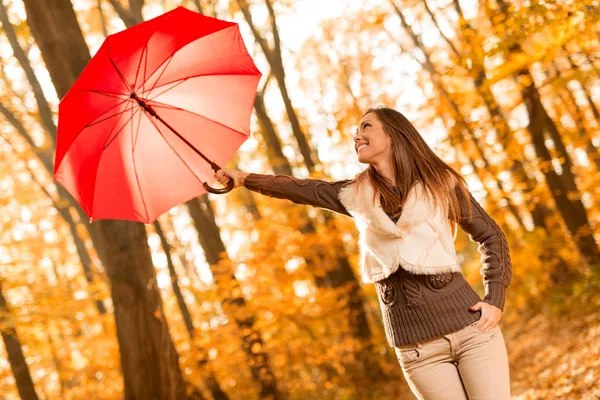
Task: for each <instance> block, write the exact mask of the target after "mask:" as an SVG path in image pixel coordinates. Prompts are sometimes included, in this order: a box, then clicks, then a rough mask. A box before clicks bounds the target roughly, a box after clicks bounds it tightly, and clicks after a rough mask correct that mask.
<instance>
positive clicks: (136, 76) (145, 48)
mask: <svg viewBox="0 0 600 400" xmlns="http://www.w3.org/2000/svg"><path fill="white" fill-rule="evenodd" d="M147 52H148V42H146V45H144V50H142V54H141V55H140V60H139V61H138V68H137V70H136V71H135V79H134V81H133V87H134V88H135V85H136V83H137V79H138V76H139V74H140V69H141V68H140V64H141V63H142V58H144V54H146V60H148V54H147Z"/></svg>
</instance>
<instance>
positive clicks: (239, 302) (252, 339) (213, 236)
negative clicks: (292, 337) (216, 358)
mask: <svg viewBox="0 0 600 400" xmlns="http://www.w3.org/2000/svg"><path fill="white" fill-rule="evenodd" d="M186 204H187V207H188V210H189V212H190V216H191V217H192V220H193V221H194V225H195V227H196V230H197V231H198V240H199V242H200V245H201V246H202V248H203V249H204V253H205V256H206V261H207V262H208V264H209V265H210V268H211V272H212V274H213V276H214V279H215V282H216V284H217V286H218V287H219V288H220V289H221V290H222V292H223V296H222V304H223V311H224V312H225V314H226V315H227V316H228V318H230V319H231V320H233V321H235V324H236V325H237V327H238V329H239V331H240V332H241V334H242V337H241V342H242V347H243V350H244V352H245V353H246V355H247V357H248V362H249V364H250V371H251V373H252V377H253V378H254V380H255V382H256V383H257V384H258V387H259V397H260V398H261V399H273V400H275V399H281V398H283V397H284V396H283V395H282V394H281V393H280V392H279V391H278V389H277V384H276V381H275V375H274V374H273V370H272V368H271V366H270V365H269V355H268V353H267V352H266V351H265V347H264V345H263V340H262V334H261V332H260V331H259V330H258V328H256V327H255V323H256V316H255V315H251V314H249V313H248V311H247V309H246V299H245V298H244V296H243V294H242V290H241V288H240V285H239V282H238V280H237V278H236V277H235V275H234V273H233V270H232V269H231V268H230V267H227V265H228V264H227V261H228V259H227V249H226V248H225V245H224V244H223V242H222V241H221V235H220V231H219V227H218V226H217V224H216V223H215V219H214V218H215V216H214V213H213V210H212V207H211V204H210V202H209V200H208V198H207V196H201V197H198V198H194V199H192V200H190V201H188V202H187V203H186ZM222 260H226V263H225V265H224V266H221V265H222V262H223V261H222ZM218 264H219V266H217V265H218Z"/></svg>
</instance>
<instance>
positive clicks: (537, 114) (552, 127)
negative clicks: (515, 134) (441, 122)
mask: <svg viewBox="0 0 600 400" xmlns="http://www.w3.org/2000/svg"><path fill="white" fill-rule="evenodd" d="M496 1H497V3H498V5H499V12H501V13H504V14H508V5H507V4H506V3H505V2H504V0H496ZM486 10H487V11H488V12H490V13H493V10H491V9H490V8H489V7H486ZM492 17H493V16H492ZM491 20H492V21H493V18H491ZM513 52H517V53H522V48H521V45H520V44H518V43H515V44H513V45H511V46H510V48H509V49H508V54H510V53H513ZM516 74H517V76H518V81H520V82H526V83H524V84H522V89H521V95H522V96H523V100H524V102H525V105H526V107H527V112H528V114H529V126H528V130H529V132H530V134H531V140H532V143H533V145H534V149H535V151H536V154H537V156H538V157H539V158H540V159H541V161H542V162H543V163H544V164H547V165H552V156H551V154H550V151H549V150H548V148H547V147H546V143H545V137H544V132H546V133H548V134H549V135H550V137H551V138H552V141H553V142H554V146H555V148H556V150H557V152H558V155H559V157H561V158H564V160H565V161H564V163H562V164H561V168H562V173H561V174H560V175H559V174H557V173H556V171H555V170H554V168H542V173H543V174H544V176H545V178H546V182H547V184H548V187H549V189H550V194H551V196H552V198H553V199H554V203H555V204H556V207H557V209H558V211H559V213H560V215H561V217H562V219H563V221H564V222H565V225H566V226H567V229H568V230H569V233H570V234H571V236H572V238H573V240H574V243H575V245H576V247H577V249H578V250H579V253H580V254H581V256H582V258H583V259H584V260H585V262H586V263H587V264H589V265H590V266H592V268H595V269H599V268H600V251H599V249H598V245H597V244H596V241H595V239H594V236H593V233H594V232H593V230H592V229H591V226H590V223H589V219H588V215H587V210H586V209H585V206H584V205H583V203H582V201H581V199H580V198H579V197H578V196H577V197H575V196H574V195H575V194H579V189H578V188H577V185H576V183H575V176H574V175H573V172H572V169H571V168H572V165H573V163H572V161H571V158H570V155H569V154H568V153H567V152H566V148H565V145H564V143H563V141H562V137H561V136H560V133H559V131H558V128H557V126H556V124H555V123H554V121H552V119H551V118H550V116H549V115H548V113H547V111H546V109H545V108H544V105H543V103H542V101H541V97H540V93H539V91H538V89H537V87H536V86H535V80H534V79H533V76H531V73H530V72H529V70H528V69H527V68H523V69H521V70H519V71H517V73H516Z"/></svg>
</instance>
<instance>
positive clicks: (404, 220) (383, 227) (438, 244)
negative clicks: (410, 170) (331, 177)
mask: <svg viewBox="0 0 600 400" xmlns="http://www.w3.org/2000/svg"><path fill="white" fill-rule="evenodd" d="M407 196H408V197H407V199H406V202H405V203H404V207H403V209H402V213H401V214H400V218H398V221H397V222H396V223H394V221H392V219H391V218H390V217H389V216H388V215H387V214H386V213H385V211H383V208H382V207H381V203H380V199H379V196H376V197H375V199H374V202H373V187H372V186H371V183H370V182H369V181H368V180H365V181H363V182H362V183H361V184H360V185H359V186H358V192H357V191H356V182H352V183H350V184H348V185H345V186H343V187H342V188H341V189H340V191H339V193H338V198H339V200H340V202H341V203H342V204H343V205H344V207H346V210H348V212H349V213H350V215H352V216H353V217H354V221H355V224H356V227H357V228H358V231H359V234H360V235H359V246H360V264H361V275H362V280H363V282H365V283H371V282H375V281H378V280H381V279H384V278H387V277H388V276H389V275H391V274H392V273H394V272H395V271H396V270H397V269H398V268H399V267H400V266H401V267H402V268H403V269H405V270H406V271H409V272H411V273H414V274H441V273H446V272H461V268H460V264H459V262H458V260H457V258H456V251H455V249H454V243H453V242H454V240H453V236H452V232H451V230H450V225H449V224H448V218H447V213H444V212H443V211H441V210H442V208H441V207H437V208H434V207H433V206H432V204H433V200H432V199H431V196H426V195H425V191H424V190H423V185H422V183H421V182H417V183H415V185H413V187H412V188H411V189H410V190H409V192H408V194H407Z"/></svg>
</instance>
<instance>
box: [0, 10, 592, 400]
mask: <svg viewBox="0 0 600 400" xmlns="http://www.w3.org/2000/svg"><path fill="white" fill-rule="evenodd" d="M179 5H183V6H185V7H187V8H189V9H191V10H194V11H198V12H202V13H204V14H206V15H210V16H215V17H218V18H221V19H225V20H232V21H236V22H239V24H240V28H241V30H242V33H243V36H244V41H245V43H246V45H247V47H248V49H249V51H250V53H251V54H252V56H253V57H254V59H255V62H256V63H257V65H258V67H259V69H260V70H261V72H262V73H263V78H262V80H261V83H260V84H259V91H258V94H257V97H256V101H255V104H254V114H253V117H252V130H253V135H252V137H251V138H249V139H248V140H247V141H246V142H245V143H244V145H243V147H242V148H241V149H240V150H239V151H238V153H237V154H236V157H235V158H234V159H232V160H231V162H230V163H229V164H228V165H227V166H226V167H229V168H238V169H241V170H243V171H246V172H257V173H277V174H287V175H294V176H297V177H310V178H315V179H324V180H330V181H334V180H339V179H346V178H350V177H352V176H353V175H354V174H355V173H357V172H358V171H360V170H362V169H364V168H366V165H362V164H359V163H358V161H357V160H356V154H355V152H354V150H353V142H352V137H353V135H354V132H355V129H356V125H357V123H358V121H359V120H360V117H361V115H362V111H363V110H365V109H366V108H367V107H370V106H376V105H386V106H389V107H394V108H396V109H398V110H399V111H401V112H402V113H404V114H405V115H406V116H407V117H408V118H409V119H410V120H411V121H412V122H413V123H414V124H415V126H416V127H417V128H418V129H419V131H420V132H421V133H422V135H423V136H424V137H425V138H426V140H427V142H428V143H430V145H431V146H432V148H433V149H434V150H435V151H436V152H437V154H438V155H440V156H441V157H442V158H443V159H444V160H445V161H446V162H448V163H449V164H450V165H452V166H453V167H454V168H455V169H456V170H457V171H460V173H461V174H462V175H463V176H464V177H465V178H466V179H467V181H468V183H469V188H470V190H471V191H472V193H473V194H474V195H475V196H476V198H477V199H478V200H479V201H480V202H481V203H482V205H484V207H485V208H486V210H487V211H488V212H489V213H490V214H491V215H492V216H493V217H494V218H495V219H496V220H497V221H498V222H499V224H500V225H501V226H502V228H503V230H504V232H505V233H506V234H507V237H508V241H509V244H510V251H511V256H512V261H513V283H512V285H511V286H510V287H509V289H508V292H507V301H506V307H505V311H504V313H503V315H502V319H501V321H500V326H501V329H502V330H503V333H504V337H505V340H506V344H507V348H508V352H509V357H510V368H511V370H510V373H511V381H512V395H513V398H515V399H554V398H560V399H563V398H564V399H598V398H600V387H599V384H598V382H599V381H600V311H599V309H600V296H599V295H598V293H599V289H600V279H599V275H600V274H599V272H600V255H599V252H598V242H599V241H600V231H599V229H598V222H599V220H600V173H599V171H600V59H599V57H600V10H599V9H600V7H599V1H597V0H571V1H568V0H564V1H557V0H547V1H538V0H531V1H526V0H364V1H342V0H320V1H318V0H220V1H217V0H214V1H209V0H128V1H127V0H73V1H72V2H71V1H70V0H0V23H1V25H2V32H1V35H0V61H1V68H0V114H1V116H0V330H1V334H2V340H3V345H2V346H0V399H18V398H22V399H27V400H29V399H121V398H131V399H133V398H137V399H142V398H143V399H150V398H155V399H171V398H193V399H259V398H260V399H392V398H393V399H403V398H405V399H411V398H414V396H413V395H412V394H411V393H410V391H409V389H408V387H407V385H406V382H405V381H404V379H403V377H402V372H401V369H400V366H399V364H398V360H397V359H396V358H395V355H394V352H393V350H392V349H391V348H390V347H389V346H388V345H387V342H386V340H385V335H384V331H383V325H382V321H381V315H380V311H379V306H378V302H377V296H376V293H375V290H374V285H363V284H360V281H359V275H358V265H357V263H358V252H357V243H356V240H357V231H356V230H355V227H354V223H353V221H352V220H351V219H350V218H345V217H343V216H341V215H337V214H335V213H332V212H329V211H326V210H322V209H318V208H313V207H306V206H301V205H296V204H293V203H291V202H289V201H287V200H280V199H274V198H269V197H266V196H261V195H259V194H257V193H255V192H251V191H249V190H246V189H244V188H239V189H235V190H234V191H232V192H231V193H229V194H228V195H226V196H223V195H213V194H210V195H204V196H201V197H198V198H195V199H193V200H191V201H189V202H188V203H186V204H183V205H181V206H178V207H175V208H173V209H172V210H170V211H169V212H168V213H165V214H164V215H162V216H161V217H160V218H159V219H158V221H157V222H156V223H154V224H149V225H143V224H137V223H131V222H120V223H118V224H117V223H115V224H104V223H103V222H105V221H98V222H94V223H92V224H90V223H89V221H88V218H87V217H86V215H85V214H84V212H83V211H82V209H81V208H80V207H79V205H77V204H76V203H75V202H74V201H73V200H72V199H71V198H70V196H69V195H68V194H67V193H66V191H65V190H64V189H63V188H62V187H57V186H56V185H55V184H54V182H53V181H52V179H51V173H52V170H53V162H54V161H53V160H54V158H53V157H54V150H55V149H54V146H55V140H56V125H57V107H58V102H59V99H60V98H61V97H62V96H64V94H65V93H66V91H67V90H68V89H69V87H70V86H71V85H72V84H73V82H74V81H75V79H76V78H77V76H78V74H79V73H80V72H81V70H82V69H83V68H84V67H85V65H86V64H87V62H88V61H89V59H90V57H91V55H93V54H94V53H95V51H97V49H98V48H99V47H100V44H101V43H102V41H103V39H104V38H105V37H106V36H107V35H109V34H111V33H115V32H118V31H120V30H122V29H124V28H125V27H130V26H133V25H135V24H137V23H139V22H141V21H143V20H145V19H150V18H153V17H155V16H157V15H160V14H162V13H163V12H165V11H168V10H170V9H173V8H174V7H176V6H179ZM215 186H219V185H218V184H216V185H215ZM111 229H113V230H114V229H118V230H120V232H121V236H122V235H123V232H125V235H126V236H127V237H128V238H129V240H128V241H126V242H125V243H121V244H119V243H117V242H116V241H114V240H110V239H111V237H113V235H112V234H113V233H114V231H113V232H112V233H111ZM456 248H457V252H458V253H459V257H460V259H461V261H462V266H463V272H464V274H465V276H466V277H467V279H468V280H469V282H470V283H471V284H472V286H473V287H474V288H475V289H476V290H477V291H478V292H479V293H480V295H481V296H482V297H483V286H482V277H481V275H480V273H479V269H480V267H481V261H480V256H479V254H478V252H477V245H476V244H475V243H473V242H471V241H470V240H469V237H468V235H466V234H465V233H464V232H463V231H460V230H459V234H458V237H457V239H456ZM116 305H118V309H119V310H120V311H119V312H117V313H115V312H114V310H115V308H116V307H115V306H116Z"/></svg>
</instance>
